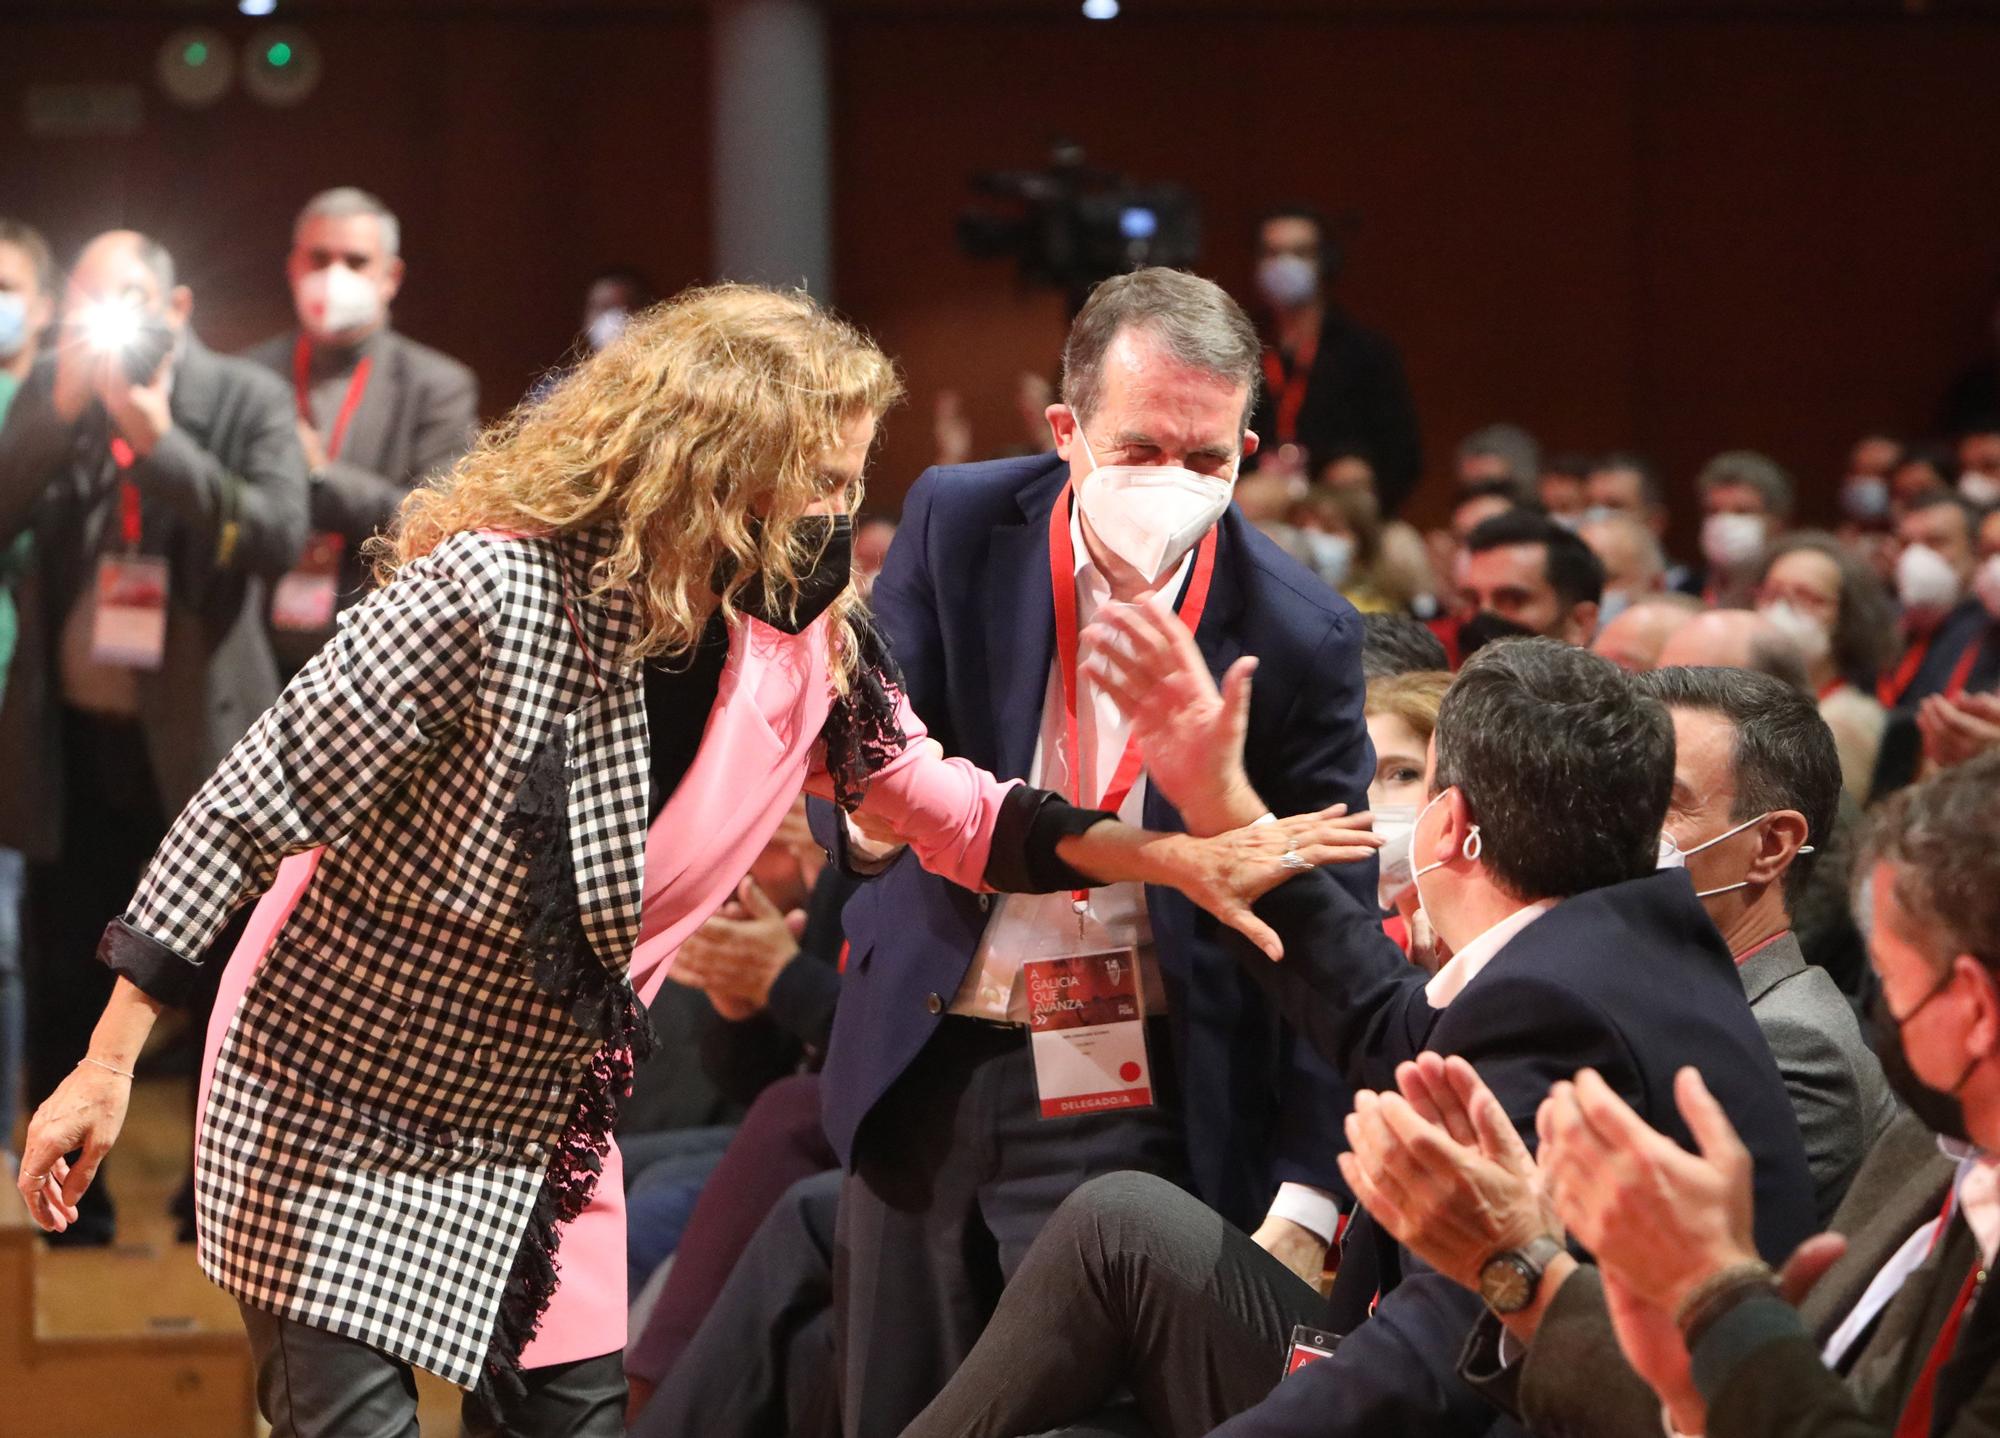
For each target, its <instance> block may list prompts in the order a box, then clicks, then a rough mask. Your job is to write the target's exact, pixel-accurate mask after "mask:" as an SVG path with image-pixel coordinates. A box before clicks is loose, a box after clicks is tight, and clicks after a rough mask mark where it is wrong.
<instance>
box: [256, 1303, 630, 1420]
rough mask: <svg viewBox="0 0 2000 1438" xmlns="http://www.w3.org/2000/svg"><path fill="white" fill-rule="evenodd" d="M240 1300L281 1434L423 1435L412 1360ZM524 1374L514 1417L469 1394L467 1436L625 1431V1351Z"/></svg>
mask: <svg viewBox="0 0 2000 1438" xmlns="http://www.w3.org/2000/svg"><path fill="white" fill-rule="evenodd" d="M237 1307H238V1308H239V1309H240V1310H241V1311H242V1314H243V1326H244V1327H245V1328H246V1329H247V1330H248V1331H249V1334H250V1354H251V1358H252V1359H253V1360H254V1361H255V1364H256V1368H257V1406H258V1408H259V1409H260V1410H261V1411H262V1412H263V1414H264V1418H265V1420H266V1421H267V1422H268V1423H270V1425H271V1438H417V1435H418V1429H417V1380H416V1375H415V1374H413V1373H412V1372H411V1371H410V1365H409V1364H407V1363H405V1362H403V1361H402V1360H401V1359H400V1358H391V1357H390V1356H389V1355H388V1354H386V1353H382V1352H380V1351H378V1350H376V1349H373V1348H370V1347H369V1346H368V1345H367V1344H365V1343H362V1342H359V1341H358V1340H356V1339H353V1338H344V1337H342V1336H341V1335H340V1334H338V1333H332V1332H329V1331H328V1330H327V1329H324V1328H313V1327H309V1326H308V1325H306V1324H303V1323H296V1322H294V1321H293V1320H291V1319H289V1318H278V1317H276V1316H274V1315H272V1314H269V1313H266V1312H264V1311H263V1310H262V1309H259V1308H252V1307H250V1306H249V1305H248V1304H238V1305H237ZM524 1376H525V1377H526V1379H527V1383H528V1396H527V1398H526V1399H525V1400H524V1401H523V1402H522V1403H521V1404H520V1405H519V1407H518V1408H517V1409H516V1411H514V1412H513V1413H511V1414H509V1415H507V1417H506V1418H505V1419H504V1420H502V1419H500V1418H497V1417H495V1416H494V1414H493V1413H492V1412H490V1411H489V1410H488V1408H487V1407H486V1405H485V1404H484V1403H482V1402H481V1401H480V1400H479V1399H477V1398H475V1397H473V1396H471V1395H470V1394H468V1395H467V1396H466V1399H465V1403H464V1406H463V1408H462V1409H461V1413H460V1428H459V1433H460V1438H617V1435H619V1434H622V1433H623V1432H624V1431H625V1365H624V1360H623V1357H622V1355H620V1354H617V1353H607V1354H604V1355H603V1356H602V1357H598V1358H581V1359H578V1360H577V1361H575V1362H574V1363H557V1364H551V1365H550V1366H549V1367H547V1368H531V1369H529V1370H528V1371H527V1373H526V1374H525V1375H524Z"/></svg>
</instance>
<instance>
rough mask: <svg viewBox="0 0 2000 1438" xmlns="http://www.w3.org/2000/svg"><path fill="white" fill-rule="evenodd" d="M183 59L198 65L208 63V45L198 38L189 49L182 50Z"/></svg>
mask: <svg viewBox="0 0 2000 1438" xmlns="http://www.w3.org/2000/svg"><path fill="white" fill-rule="evenodd" d="M181 59H183V60H185V61H187V63H188V64H190V65H193V66H197V67H199V66H202V65H206V64H207V63H208V46H206V45H204V44H202V43H201V41H199V40H197V41H195V42H194V43H193V44H191V45H189V46H188V47H187V49H185V50H183V51H181Z"/></svg>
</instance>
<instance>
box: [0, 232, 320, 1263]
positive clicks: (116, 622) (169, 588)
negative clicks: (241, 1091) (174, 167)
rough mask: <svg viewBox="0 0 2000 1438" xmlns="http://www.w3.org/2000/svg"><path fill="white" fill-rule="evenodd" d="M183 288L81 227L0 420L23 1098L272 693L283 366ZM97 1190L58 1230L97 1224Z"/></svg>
mask: <svg viewBox="0 0 2000 1438" xmlns="http://www.w3.org/2000/svg"><path fill="white" fill-rule="evenodd" d="M193 308H194V298H193V296H192V294H190V292H189V291H188V288H187V287H186V286H185V285H178V284H176V283H175V281H174V263H173V259H172V257H171V256H170V255H169V254H168V253H167V251H166V250H165V249H164V248H163V247H162V246H160V245H159V244H158V243H156V242H155V241H153V240H150V239H148V238H146V237H145V236H144V235H140V234H136V233H134V232H132V231H129V230H114V231H112V232H110V233H108V234H104V235H100V236H98V237H97V238H96V239H94V240H92V241H91V242H90V243H89V244H88V245H87V246H85V248H84V251H83V253H82V255H81V256H79V257H78V259H77V262H76V266H75V268H74V270H73V271H72V273H71V275H70V278H69V283H68V287H67V290H66V292H65V296H64V304H63V317H62V321H61V323H60V325H59V327H58V329H57V331H56V339H55V343H54V345H53V349H54V351H55V352H54V354H53V355H52V356H50V357H46V358H44V359H42V360H41V361H39V362H38V363H37V364H36V365H35V367H34V369H33V370H32V371H30V373H29V375H28V378H27V380H26V382H25V383H24V384H23V385H22V386H21V391H20V393H19V395H18V396H17V397H16V399H15V401H14V404H13V407H12V408H11V409H10V410H9V412H8V415H7V420H6V424H5V426H4V428H0V549H4V548H5V547H6V546H8V545H11V544H12V543H13V542H14V541H15V539H16V538H17V537H18V536H20V535H21V534H23V533H29V532H32V534H33V536H34V540H33V553H34V561H33V564H32V566H31V568H30V569H29V572H28V573H26V574H25V575H24V576H22V578H21V579H20V581H19V583H18V584H17V585H16V588H15V598H16V600H17V602H18V604H19V606H20V649H19V652H18V654H17V655H16V657H15V662H14V666H13V670H12V673H11V674H10V676H9V683H8V685H7V692H6V697H5V700H4V705H0V771H4V772H5V773H6V774H7V775H8V782H7V783H5V784H0V845H4V846H7V847H12V848H17V849H20V850H22V851H23V852H24V853H25V854H26V855H27V856H28V871H27V883H26V888H25V896H24V898H25V902H24V906H23V910H24V911H23V918H24V921H25V923H24V928H25V931H26V932H25V935H24V937H25V943H24V945H23V955H22V958H23V969H24V971H25V972H24V977H25V979H26V988H27V1008H28V1025H27V1028H28V1034H29V1040H28V1090H29V1091H28V1098H29V1100H30V1101H31V1102H39V1101H40V1100H41V1099H42V1098H43V1097H44V1096H46V1095H47V1094H48V1093H49V1092H51V1091H52V1090H53V1089H54V1088H55V1087H56V1085H57V1084H58V1083H59V1082H60V1081H61V1079H62V1078H63V1077H64V1075H65V1074H66V1073H68V1071H69V1070H70V1068H71V1067H72V1066H73V1065H74V1064H76V1062H77V1061H78V1060H79V1059H80V1058H82V1057H83V1054H84V1051H85V1047H86V1045H87V1043H88V1041H89V1037H90V1031H91V1026H92V1025H93V1024H94V1023H95V1022H96V1019H97V1015H98V1013H99V1012H100V1011H101V1010H102V1008H103V1006H104V1002H105V1000H106V998H107V997H109V995H110V992H111V982H112V979H113V978H114V977H115V976H114V975H113V974H112V973H111V971H110V970H109V969H106V968H104V967H103V966H102V965H99V964H95V963H92V962H91V955H92V953H93V951H94V950H95V948H96V946H97V937H98V934H99V933H101V932H102V930H103V927H104V921H105V920H106V919H107V918H109V917H111V916H113V915H115V914H117V913H118V912H119V911H120V910H121V909H122V908H123V907H124V904H125V902H126V900H127V899H128V898H129V897H130V895H131V892H132V888H133V886H134V885H135V884H136V883H137V882H138V877H139V871H140V869H141V867H142V866H143V865H144V863H145V861H146V860H147V859H148V858H149V857H150V856H151V854H152V851H153V849H154V848H155V847H156V846H157V845H158V843H159V841H160V839H161V837H162V836H163V835H164V834H165V833H166V818H167V816H168V815H170V814H174V813H178V812H179V811H180V809H181V808H182V806H183V805H185V804H186V803H187V801H188V800H189V799H190V798H191V797H192V796H193V794H194V791H195V790H196V789H197V788H198V787H200V785H201V783H202V781H203V780H205V779H206V778H207V777H208V775H209V773H210V771H211V770H213V769H214V767H215V766H216V764H217V763H218V762H220V760H221V758H222V756H223V755H224V754H226V753H228V751H229V749H230V747H231V746H232V745H233V744H234V743H235V742H236V741H237V740H238V739H239V738H241V737H242V735H243V733H244V731H245V730H246V729H248V728H249V726H250V722H251V720H253V719H255V718H256V717H257V716H258V715H259V714H261V713H262V712H263V711H264V710H265V709H266V708H268V707H269V706H270V704H271V702H272V700H274V699H275V698H276V697H277V693H278V674H277V667H276V665H275V663H274V661H273V659H272V657H271V649H270V644H269V641H268V640H267V639H266V638H265V634H264V623H263V610H264V595H265V582H266V580H268V579H269V578H271V577H273V576H276V575H279V574H282V573H284V572H285V570H286V569H287V568H288V567H289V566H290V565H291V564H292V563H293V562H294V561H295V560H296V559H297V558H298V555H299V550H300V547H301V545H302V544H303V542H304V540H305V533H306V466H305V456H304V454H303V453H302V452H301V451H300V448H299V439H298V433H297V429H296V427H295V425H294V423H293V416H292V403H291V396H290V394H288V393H287V392H286V389H285V386H284V385H283V384H282V383H281V382H279V381H278V380H276V379H274V378H273V377H272V376H271V375H269V374H267V373H265V372H264V371H263V370H261V369H259V368H257V367H256V366H254V365H251V364H249V363H247V362H245V361H242V360H234V359H225V358H222V357H221V356H218V355H215V354H212V353H210V352H209V351H208V350H207V349H206V348H204V347H203V346H202V344H201V342H200V341H199V340H197V339H196V338H195V337H194V333H193V331H192V330H191V329H190V328H189V325H188V316H189V314H190V313H191V312H192V310H193ZM104 1191H105V1189H104V1185H103V1184H98V1185H95V1186H94V1188H93V1190H92V1193H93V1194H95V1195H96V1197H95V1198H92V1197H90V1196H88V1195H87V1196H86V1199H85V1204H84V1208H83V1213H82V1215H81V1217H80V1221H79V1222H78V1223H76V1224H74V1225H72V1226H71V1229H70V1232H69V1234H68V1235H66V1236H65V1239H64V1241H67V1242H70V1243H85V1244H88V1243H107V1242H109V1241H110V1239H111V1236H112V1228H113V1220H112V1214H111V1210H110V1205H109V1203H108V1202H107V1201H105V1200H104V1199H103V1197H102V1195H103V1193H104Z"/></svg>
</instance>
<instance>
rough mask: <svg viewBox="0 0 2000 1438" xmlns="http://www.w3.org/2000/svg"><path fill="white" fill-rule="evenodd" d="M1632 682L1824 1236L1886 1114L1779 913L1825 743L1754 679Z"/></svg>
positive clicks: (1864, 1054) (1784, 695) (1854, 1040)
mask: <svg viewBox="0 0 2000 1438" xmlns="http://www.w3.org/2000/svg"><path fill="white" fill-rule="evenodd" d="M1633 683H1634V684H1635V685H1636V686H1637V687H1638V689H1639V691H1640V692H1641V693H1643V694H1650V695H1651V696H1652V697H1653V698H1655V699H1657V700H1659V701H1660V702H1661V703H1662V704H1665V705H1666V706H1667V713H1668V714H1669V715H1671V716H1672V718H1673V721H1674V797H1673V800H1672V802H1671V803H1670V804H1669V805H1668V806H1667V836H1668V837H1669V838H1671V839H1672V840H1673V841H1674V842H1675V844H1676V846H1677V847H1678V850H1679V854H1680V857H1681V859H1682V861H1683V862H1684V863H1685V864H1686V866H1687V871H1688V877H1689V878H1690V879H1692V880H1693V881H1694V887H1695V897H1696V898H1698V899H1700V900H1701V905H1702V907H1703V908H1704V909H1707V910H1708V916H1709V918H1711V919H1713V920H1715V927H1716V928H1717V929H1718V930H1720V931H1721V933H1722V939H1723V942H1724V943H1726V944H1728V945H1729V952H1730V953H1731V954H1732V955H1734V956H1735V959H1736V972H1737V975H1738V976H1739V977H1740V978H1741V979H1742V980H1743V990H1744V992H1745V993H1746V994H1747V995H1749V998H1750V1012H1751V1013H1752V1014H1754V1015H1756V1018H1757V1026H1758V1027H1759V1028H1761V1029H1762V1030H1763V1031H1764V1037H1765V1038H1766V1039H1767V1040H1768V1041H1769V1042H1770V1045H1771V1056H1772V1057H1773V1058H1775V1059H1776V1060H1777V1061H1778V1072H1779V1074H1780V1075H1782V1076H1783V1078H1784V1080H1785V1091H1786V1093H1788V1094H1789V1095H1790V1096H1791V1100H1792V1111H1793V1112H1794V1113H1796V1114H1797V1115H1798V1119H1799V1129H1800V1132H1801V1133H1802V1134H1803V1135H1804V1137H1805V1144H1806V1162H1807V1163H1808V1164H1810V1165H1811V1166H1812V1175H1813V1188H1814V1191H1815V1193H1816V1195H1817V1199H1818V1204H1817V1210H1818V1215H1819V1219H1820V1222H1822V1223H1824V1222H1826V1221H1827V1220H1828V1219H1830V1218H1832V1217H1833V1212H1834V1210H1835V1209H1837V1208H1838V1207H1839V1206H1840V1201H1841V1199H1842V1197H1843V1196H1844V1195H1845V1194H1846V1192H1847V1185H1848V1183H1849V1182H1850V1181H1851V1180H1852V1179H1853V1177H1854V1171H1855V1170H1856V1169H1857V1168H1858V1167H1860V1164H1861V1160H1862V1157H1863V1156H1864V1155H1865V1154H1866V1153H1867V1152H1868V1150H1869V1148H1870V1147H1871V1146H1872V1145H1873V1144H1874V1142H1875V1140H1876V1139H1877V1138H1879V1137H1880V1136H1881V1133H1882V1130H1883V1129H1885V1128H1887V1127H1888V1126H1889V1123H1890V1121H1891V1120H1893V1119H1894V1118H1895V1115H1896V1101H1895V1100H1894V1099H1893V1098H1892V1097H1891V1096H1890V1094H1889V1087H1888V1085H1887V1084H1886V1083H1884V1082H1883V1080H1882V1066H1881V1064H1879V1063H1878V1062H1876V1060H1875V1056H1874V1055H1873V1054H1871V1053H1870V1052H1869V1051H1868V1045H1867V1043H1866V1042H1865V1041H1864V1040H1863V1039H1862V1037H1861V1028H1860V1026H1859V1025H1858V1024H1857V1023H1856V1022H1855V1021H1854V1012H1853V1010H1852V1009H1850V1008H1849V1007H1848V1004H1847V1000H1846V998H1845V997H1844V996H1843V995H1842V994H1841V992H1840V988H1839V986H1838V985H1836V984H1835V983H1834V981H1833V978H1832V976H1831V975H1829V974H1828V973H1827V972H1826V971H1825V970H1824V969H1819V968H1814V967H1813V966H1811V965H1809V964H1808V963H1807V962H1806V960H1805V955H1804V954H1803V953H1802V952H1801V951H1800V949H1799V941H1798V939H1797V937H1796V936H1795V935H1794V934H1793V932H1792V919H1791V907H1790V906H1791V903H1792V900H1793V899H1794V898H1795V897H1796V896H1797V895H1798V894H1799V893H1800V892H1802V891H1803V890H1804V888H1805V886H1806V882H1807V880H1808V878H1809V877H1810V875H1811V873H1812V869H1813V867H1814V865H1815V863H1816V862H1817V852H1818V849H1819V848H1820V846H1822V845H1824V843H1825V842H1826V836H1827V834H1828V832H1829V830H1830V829H1831V828H1832V827H1833V817H1834V812H1835V809H1836V807H1837V806H1838V804H1839V802H1840V782H1841V781H1840V755H1839V751H1838V749H1837V748H1836V747H1835V745H1834V742H1833V733H1832V731H1831V730H1830V729H1828V728H1827V725H1826V721H1825V720H1824V719H1822V718H1820V716H1819V709H1818V706H1817V705H1815V704H1814V703H1813V700H1812V698H1811V696H1810V695H1807V694H1804V693H1801V692H1800V691H1799V690H1797V689H1794V688H1793V687H1792V686H1790V685H1788V684H1784V683H1781V682H1780V681H1778V680H1776V679H1773V678H1771V677H1770V676H1769V675H1767V674H1756V673H1753V672H1751V671H1750V670H1747V669H1685V668H1675V669H1656V670H1654V671H1653V672H1652V673H1650V674H1642V675H1640V676H1638V677H1637V678H1636V679H1635V680H1634V681H1633Z"/></svg>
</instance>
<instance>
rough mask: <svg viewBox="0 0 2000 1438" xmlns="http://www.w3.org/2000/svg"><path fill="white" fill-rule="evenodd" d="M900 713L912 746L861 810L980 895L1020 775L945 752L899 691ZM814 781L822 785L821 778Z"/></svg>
mask: <svg viewBox="0 0 2000 1438" xmlns="http://www.w3.org/2000/svg"><path fill="white" fill-rule="evenodd" d="M896 716H897V721H898V722H899V723H900V724H901V725H902V728H903V733H904V734H905V735H906V736H907V737H908V739H909V744H908V745H907V747H905V748H904V750H903V752H902V753H900V754H898V755H897V756H896V757H895V758H894V759H892V760H890V761H889V762H888V763H887V764H885V765H883V766H882V767H881V768H880V769H878V770H876V771H875V773H874V774H873V775H872V776H870V778H869V780H868V794H867V797H866V798H864V799H863V800H862V801H861V809H860V812H861V813H862V814H864V815H866V816H867V817H869V818H871V819H879V820H881V821H882V822H883V823H884V824H886V825H888V826H889V827H890V828H892V829H894V830H895V831H896V833H897V834H898V835H899V836H900V837H901V838H902V840H903V842H904V843H906V844H908V845H909V846H910V847H911V848H912V849H914V850H916V854H917V862H919V863H920V864H922V865H923V866H924V867H925V868H926V869H929V870H930V871H931V872H932V873H933V874H937V875H939V876H941V877H943V878H946V879H949V880H951V881H952V882H953V883H954V884H957V885H959V886H961V887H962V888H967V889H971V890H974V891H975V892H978V893H990V892H992V891H991V890H990V889H989V888H988V887H987V884H986V880H985V874H986V857H987V850H988V848H989V847H990V846H991V844H992V842H993V824H994V821H995V820H996V819H997V818H998V817H999V815H1000V804H1001V801H1002V800H1003V799H1004V798H1005V797H1006V795H1007V791H1008V790H1009V789H1012V788H1014V787H1015V786H1016V785H1017V784H1019V783H1020V782H1021V781H1020V780H1018V779H1009V780H1006V781H1004V782H1003V781H1001V780H999V779H996V778H994V777H993V776H992V775H991V774H989V773H987V772H986V771H985V770H984V769H981V768H980V767H979V766H978V765H976V764H974V763H972V762H971V761H970V760H967V759H946V758H944V757H942V756H941V755H940V754H939V752H938V748H937V746H936V745H935V744H932V743H928V742H926V739H927V735H928V731H927V730H926V729H925V728H924V723H923V721H922V720H921V719H919V718H917V714H916V711H915V710H914V709H912V708H910V704H909V701H908V700H907V699H902V698H901V697H900V696H899V697H898V701H897V710H896ZM813 778H814V780H816V781H817V780H820V779H821V775H820V774H818V773H815V774H814V776H813ZM809 787H810V788H813V789H815V790H823V784H821V783H813V784H811V785H809Z"/></svg>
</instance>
